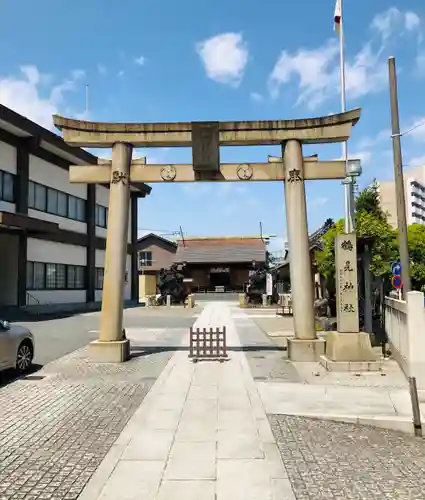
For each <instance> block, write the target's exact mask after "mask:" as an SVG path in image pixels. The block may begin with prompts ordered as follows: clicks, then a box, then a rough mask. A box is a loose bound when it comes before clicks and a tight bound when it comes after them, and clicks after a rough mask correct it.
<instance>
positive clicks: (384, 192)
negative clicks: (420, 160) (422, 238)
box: [378, 167, 425, 227]
mask: <svg viewBox="0 0 425 500" xmlns="http://www.w3.org/2000/svg"><path fill="white" fill-rule="evenodd" d="M404 190H405V199H406V217H407V223H408V224H425V167H418V168H416V169H415V170H411V171H407V172H404ZM378 191H379V197H380V201H381V207H382V209H383V210H384V212H387V213H388V222H389V223H390V224H391V225H392V226H393V227H397V205H396V197H395V183H394V182H391V181H388V182H380V183H379V187H378Z"/></svg>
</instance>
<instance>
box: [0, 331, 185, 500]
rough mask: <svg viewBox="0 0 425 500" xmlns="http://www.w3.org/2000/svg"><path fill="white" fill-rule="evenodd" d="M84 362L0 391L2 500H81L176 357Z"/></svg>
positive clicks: (80, 354)
mask: <svg viewBox="0 0 425 500" xmlns="http://www.w3.org/2000/svg"><path fill="white" fill-rule="evenodd" d="M185 331H186V330H185ZM86 355H87V350H86V348H84V349H81V350H79V351H76V352H75V353H72V354H70V355H68V356H65V357H64V358H61V359H60V360H57V361H55V362H52V363H50V364H48V365H46V367H45V368H43V369H42V370H41V371H39V372H37V373H36V374H34V375H35V376H32V377H31V376H30V377H28V379H21V380H18V381H16V382H14V383H11V384H9V385H7V386H5V387H2V388H0V500H18V499H19V500H36V499H37V500H76V499H77V498H78V497H79V495H80V493H81V492H82V490H83V489H84V487H85V485H86V484H87V482H88V481H89V479H90V478H91V476H92V475H93V473H94V472H95V471H96V470H97V468H98V467H99V464H100V463H101V462H102V460H103V459H104V457H105V455H106V454H107V453H108V451H109V450H110V449H111V447H112V446H113V443H114V442H115V441H116V439H117V438H118V437H119V435H120V434H121V432H122V430H123V429H124V427H125V425H126V424H127V422H128V421H129V419H130V418H131V417H132V415H133V414H134V412H135V411H136V409H137V408H138V407H139V406H140V404H141V403H142V401H143V399H144V397H145V396H146V394H147V393H148V391H149V389H150V388H151V387H152V385H153V383H154V382H155V379H156V378H157V377H158V376H159V374H160V373H161V371H162V370H163V368H164V367H165V366H166V364H167V362H168V360H169V359H170V357H171V355H172V352H170V351H168V352H160V353H157V354H149V355H145V356H138V357H135V358H133V359H132V360H131V361H129V362H128V363H125V364H122V365H109V364H108V365H102V364H91V363H87V360H86ZM39 376H40V377H44V378H42V379H37V377H39Z"/></svg>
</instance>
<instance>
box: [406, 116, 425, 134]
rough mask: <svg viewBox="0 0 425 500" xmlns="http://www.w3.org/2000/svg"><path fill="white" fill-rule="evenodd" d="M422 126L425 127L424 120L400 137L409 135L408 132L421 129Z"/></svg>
mask: <svg viewBox="0 0 425 500" xmlns="http://www.w3.org/2000/svg"><path fill="white" fill-rule="evenodd" d="M423 125H425V120H424V121H422V122H419V123H417V124H416V125H414V126H413V127H412V128H409V130H406V132H402V133H401V134H400V135H401V136H402V137H403V136H404V135H407V134H410V132H413V131H414V130H416V129H417V128H419V127H422V126H423Z"/></svg>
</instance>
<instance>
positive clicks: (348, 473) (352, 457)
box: [269, 415, 425, 500]
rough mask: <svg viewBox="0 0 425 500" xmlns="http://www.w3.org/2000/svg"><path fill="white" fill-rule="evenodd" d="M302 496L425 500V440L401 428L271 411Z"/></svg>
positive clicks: (285, 460) (294, 483) (305, 499)
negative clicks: (410, 434) (404, 432)
mask: <svg viewBox="0 0 425 500" xmlns="http://www.w3.org/2000/svg"><path fill="white" fill-rule="evenodd" d="M269 420H270V423H271V427H272V431H273V434H274V435H275V437H276V441H277V444H278V447H279V450H280V453H281V456H282V459H283V463H284V465H285V467H286V470H287V472H288V476H289V479H290V481H291V484H292V487H293V488H294V491H295V497H296V498H297V500H325V499H326V500H345V499H348V500H375V499H376V500H384V499H385V500H386V499H388V500H423V499H424V498H425V441H424V440H423V439H420V438H414V437H412V436H406V434H402V433H398V432H396V431H387V430H381V429H376V428H373V427H366V426H359V425H353V424H347V423H342V422H332V421H324V420H315V419H309V418H304V417H294V416H287V415H269Z"/></svg>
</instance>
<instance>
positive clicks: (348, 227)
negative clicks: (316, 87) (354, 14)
mask: <svg viewBox="0 0 425 500" xmlns="http://www.w3.org/2000/svg"><path fill="white" fill-rule="evenodd" d="M339 5H340V15H341V19H340V24H339V63H340V77H341V110H342V112H343V113H345V112H346V111H347V101H346V92H345V40H344V14H343V0H340V3H339ZM342 159H343V160H344V162H345V171H346V172H347V171H348V168H347V163H348V147H347V142H346V141H344V142H343V143H342ZM343 185H344V208H345V219H344V230H345V233H351V231H352V230H353V229H354V221H353V219H352V210H353V207H352V189H353V181H352V179H351V178H346V179H345V182H344V183H343Z"/></svg>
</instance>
